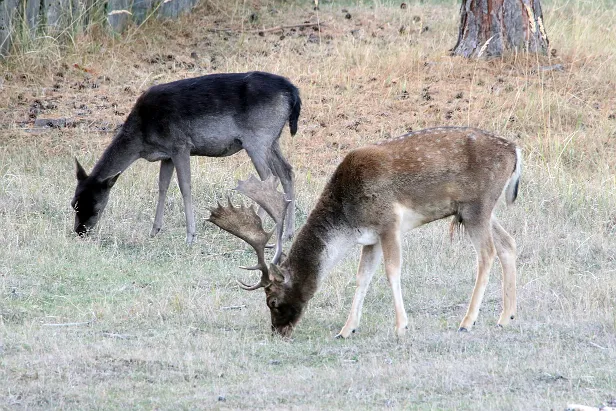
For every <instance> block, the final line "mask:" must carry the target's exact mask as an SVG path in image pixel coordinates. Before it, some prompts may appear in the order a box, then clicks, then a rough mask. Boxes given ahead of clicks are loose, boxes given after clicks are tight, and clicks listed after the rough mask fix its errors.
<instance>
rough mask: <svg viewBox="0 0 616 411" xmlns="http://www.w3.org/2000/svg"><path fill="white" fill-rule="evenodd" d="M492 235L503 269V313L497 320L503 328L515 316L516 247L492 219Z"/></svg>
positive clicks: (511, 239) (511, 238)
mask: <svg viewBox="0 0 616 411" xmlns="http://www.w3.org/2000/svg"><path fill="white" fill-rule="evenodd" d="M492 235H493V236H494V245H495V246H496V253H497V255H498V259H499V260H500V263H501V266H502V268H503V311H502V312H501V315H500V318H499V319H498V325H499V326H505V325H507V324H508V323H509V320H513V318H514V317H515V314H516V286H515V282H516V267H515V264H516V245H515V240H514V239H513V237H511V236H510V235H509V233H507V231H505V229H504V228H503V227H502V226H501V225H500V224H499V223H498V221H496V218H495V217H492Z"/></svg>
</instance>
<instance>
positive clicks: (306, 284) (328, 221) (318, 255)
mask: <svg viewBox="0 0 616 411" xmlns="http://www.w3.org/2000/svg"><path fill="white" fill-rule="evenodd" d="M341 211H342V210H341V209H340V208H339V207H335V206H332V205H327V204H326V202H324V201H321V202H320V203H319V204H318V205H317V206H316V207H315V209H314V210H313V211H312V212H311V214H310V217H308V221H307V222H306V224H305V225H304V226H303V227H302V229H301V231H300V232H299V234H298V236H297V239H296V240H295V242H294V243H293V245H292V247H291V249H290V250H289V256H288V258H287V260H286V261H285V263H286V264H287V265H288V267H289V271H290V272H291V276H292V277H291V280H292V284H293V288H295V290H296V291H297V292H298V293H299V294H301V296H302V300H304V301H308V300H309V299H310V298H312V297H313V296H314V294H315V293H316V291H317V290H318V288H319V286H320V284H321V283H322V281H323V280H324V279H325V278H326V276H327V274H328V273H329V271H330V270H331V269H332V268H333V267H334V266H335V265H336V263H337V262H338V261H340V259H342V257H344V256H345V254H346V253H347V252H348V250H349V249H350V248H351V247H352V246H353V244H354V243H355V242H354V238H353V236H352V230H350V229H349V227H348V224H347V223H346V220H345V219H344V218H343V217H342V212H341Z"/></svg>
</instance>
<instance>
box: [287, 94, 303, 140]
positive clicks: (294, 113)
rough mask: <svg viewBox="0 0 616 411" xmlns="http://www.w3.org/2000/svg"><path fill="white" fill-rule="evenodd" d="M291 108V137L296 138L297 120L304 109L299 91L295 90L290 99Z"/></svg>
mask: <svg viewBox="0 0 616 411" xmlns="http://www.w3.org/2000/svg"><path fill="white" fill-rule="evenodd" d="M289 106H290V108H291V114H290V115H289V129H290V130H291V135H292V136H294V135H295V133H297V120H298V119H299V113H300V111H301V109H302V99H301V98H299V90H298V89H297V88H295V87H294V88H293V93H292V94H291V98H290V99H289Z"/></svg>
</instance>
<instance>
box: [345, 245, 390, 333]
mask: <svg viewBox="0 0 616 411" xmlns="http://www.w3.org/2000/svg"><path fill="white" fill-rule="evenodd" d="M382 255H383V251H382V249H381V243H377V244H374V245H365V246H363V248H362V249H361V258H360V260H359V268H358V269H357V288H356V289H355V297H353V305H352V306H351V312H350V313H349V318H348V319H347V321H346V324H344V327H342V330H340V332H339V333H338V335H337V336H336V338H347V337H348V336H350V335H351V334H352V333H354V332H355V329H356V328H357V327H358V326H359V320H360V319H361V308H362V305H363V304H364V297H366V292H367V291H368V286H369V285H370V281H371V280H372V276H373V275H374V272H375V271H376V268H377V267H378V265H379V263H380V262H381V256H382Z"/></svg>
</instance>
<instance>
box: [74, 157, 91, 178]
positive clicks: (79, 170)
mask: <svg viewBox="0 0 616 411" xmlns="http://www.w3.org/2000/svg"><path fill="white" fill-rule="evenodd" d="M75 165H76V166H77V181H83V180H85V179H86V178H88V173H86V170H84V169H83V167H82V166H81V164H79V161H77V157H75Z"/></svg>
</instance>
